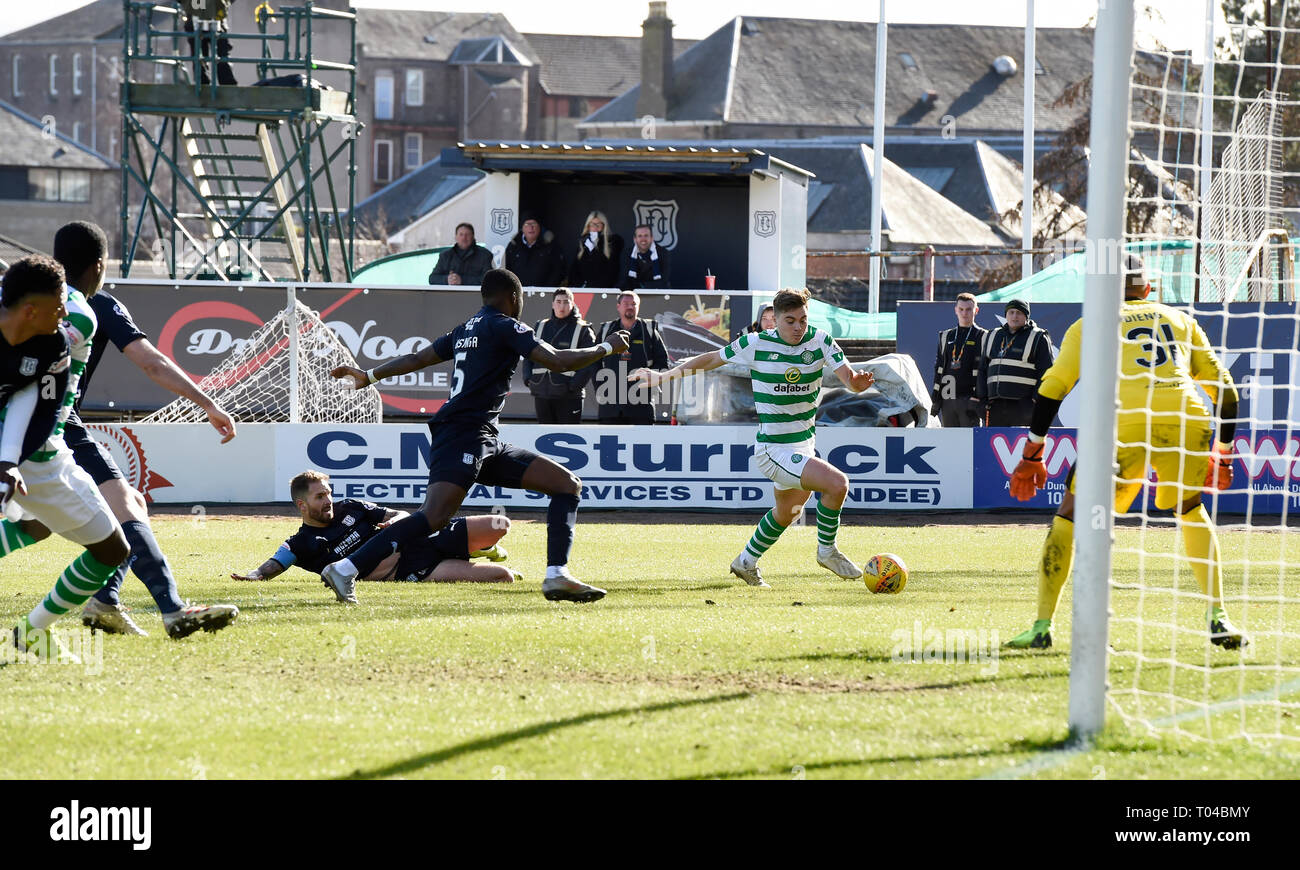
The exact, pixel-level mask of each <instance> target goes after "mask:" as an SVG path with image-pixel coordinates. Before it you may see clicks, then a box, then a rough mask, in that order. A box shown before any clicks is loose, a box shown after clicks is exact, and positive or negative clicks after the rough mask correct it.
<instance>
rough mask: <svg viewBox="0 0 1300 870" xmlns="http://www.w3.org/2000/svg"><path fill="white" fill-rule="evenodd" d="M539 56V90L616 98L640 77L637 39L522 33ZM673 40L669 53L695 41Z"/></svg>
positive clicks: (639, 52)
mask: <svg viewBox="0 0 1300 870" xmlns="http://www.w3.org/2000/svg"><path fill="white" fill-rule="evenodd" d="M524 38H525V39H527V40H528V44H529V45H530V46H532V48H533V50H534V51H536V52H537V56H538V57H540V58H541V79H542V89H543V90H545V91H546V92H547V93H548V94H555V95H563V96H574V97H617V96H618V95H619V94H621V93H623V92H624V91H626V90H627V89H628V88H629V87H631V86H632V85H634V84H636V83H637V82H639V81H640V80H641V38H640V37H637V36H578V35H569V34H558V33H525V34H524ZM695 42H696V41H695V40H694V39H676V38H674V39H673V56H674V57H680V56H681V54H682V52H684V51H686V49H688V48H690V47H691V46H692V45H694V44H695Z"/></svg>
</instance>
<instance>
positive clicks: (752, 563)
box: [731, 553, 772, 589]
mask: <svg viewBox="0 0 1300 870" xmlns="http://www.w3.org/2000/svg"><path fill="white" fill-rule="evenodd" d="M747 555H748V554H747V553H741V554H740V555H739V556H737V557H736V558H735V559H734V560H732V563H731V573H732V574H735V575H736V576H737V577H739V578H740V579H741V580H744V581H745V582H746V583H748V584H749V585H750V586H756V587H758V588H759V589H771V588H772V587H771V586H768V585H767V583H766V582H765V581H764V580H763V575H762V574H760V573H758V560H757V559H747V558H745V557H746V556H747Z"/></svg>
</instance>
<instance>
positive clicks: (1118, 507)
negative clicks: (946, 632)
mask: <svg viewBox="0 0 1300 870" xmlns="http://www.w3.org/2000/svg"><path fill="white" fill-rule="evenodd" d="M1150 292H1151V285H1150V283H1148V281H1147V278H1146V272H1145V269H1144V267H1143V263H1142V260H1141V258H1140V257H1137V256H1135V255H1132V254H1130V255H1128V257H1127V260H1126V263H1125V277H1124V305H1123V309H1122V311H1121V319H1120V353H1121V363H1120V383H1119V401H1120V409H1119V427H1118V439H1117V444H1118V449H1117V451H1116V459H1117V461H1118V464H1119V474H1118V477H1117V479H1116V482H1115V511H1116V512H1117V513H1123V512H1125V511H1127V510H1128V509H1129V506H1130V505H1132V504H1133V499H1135V498H1136V497H1137V495H1138V493H1140V492H1141V491H1142V488H1143V487H1144V486H1145V485H1146V469H1147V466H1148V464H1149V465H1150V466H1151V467H1152V468H1154V469H1155V472H1156V478H1157V480H1158V481H1159V483H1158V486H1157V489H1156V507H1157V508H1159V509H1160V510H1170V509H1173V508H1175V507H1176V509H1177V511H1178V521H1179V522H1178V525H1179V528H1180V529H1181V530H1182V535H1183V545H1184V546H1185V547H1186V549H1187V558H1188V560H1189V561H1190V562H1191V563H1192V573H1193V574H1195V575H1196V582H1197V583H1199V584H1200V587H1201V592H1202V593H1203V594H1205V595H1206V597H1207V598H1208V599H1209V605H1208V608H1207V610H1206V622H1207V624H1208V625H1209V632H1210V641H1211V642H1212V643H1214V644H1217V645H1218V646H1221V647H1223V648H1224V649H1238V648H1240V647H1242V646H1244V645H1247V644H1248V643H1249V641H1248V640H1247V639H1246V637H1245V636H1244V635H1243V634H1242V633H1241V632H1240V631H1238V630H1237V629H1236V628H1234V627H1233V626H1232V623H1230V622H1229V621H1228V615H1227V613H1226V612H1225V611H1224V609H1223V569H1222V566H1221V565H1220V564H1219V543H1218V540H1217V539H1216V537H1215V534H1214V524H1213V522H1212V521H1211V520H1210V516H1209V514H1208V513H1206V510H1205V506H1204V505H1202V504H1201V490H1202V489H1206V488H1209V487H1212V486H1213V487H1217V488H1218V489H1221V490H1223V489H1227V488H1228V487H1230V486H1231V485H1232V436H1233V433H1234V431H1235V430H1236V417H1237V389H1236V387H1235V386H1233V383H1232V376H1231V375H1230V374H1228V372H1227V370H1226V369H1224V368H1223V367H1222V366H1221V365H1220V364H1219V359H1218V357H1216V356H1215V354H1214V351H1213V350H1212V349H1211V347H1210V342H1209V340H1208V339H1207V338H1206V337H1205V333H1204V331H1202V330H1201V327H1200V325H1199V324H1198V323H1197V322H1196V320H1195V319H1193V318H1192V316H1191V315H1190V314H1187V313H1185V312H1182V311H1179V310H1177V309H1174V308H1170V307H1169V306H1167V305H1161V304H1159V303H1156V302H1147V301H1146V298H1147V296H1148V294H1150ZM1082 336H1083V320H1082V318H1081V319H1079V320H1076V321H1075V322H1074V324H1073V325H1072V326H1071V327H1070V328H1069V330H1067V331H1066V333H1065V340H1064V341H1062V342H1061V354H1060V356H1058V357H1057V358H1056V362H1055V363H1054V364H1053V365H1052V367H1051V368H1050V369H1048V370H1047V373H1046V374H1045V375H1043V382H1042V383H1041V384H1040V385H1039V387H1038V401H1037V403H1036V405H1035V407H1034V417H1033V421H1032V422H1031V424H1030V427H1029V433H1030V434H1029V439H1028V441H1026V442H1025V450H1024V454H1023V456H1024V458H1023V459H1021V460H1020V464H1019V465H1017V466H1016V470H1015V472H1014V473H1013V474H1012V476H1011V494H1012V495H1013V496H1015V497H1016V498H1017V499H1019V500H1020V501H1029V500H1030V499H1031V498H1033V497H1034V494H1035V493H1036V492H1038V490H1039V489H1041V488H1042V487H1043V485H1044V484H1046V483H1047V469H1046V468H1045V467H1044V466H1043V444H1044V438H1045V437H1046V435H1047V432H1048V430H1049V429H1050V428H1051V425H1052V420H1053V418H1055V417H1056V412H1057V411H1058V410H1059V409H1060V407H1061V402H1062V401H1063V400H1064V399H1065V397H1066V396H1067V395H1068V394H1069V392H1070V391H1071V390H1072V389H1074V385H1075V384H1076V383H1077V382H1078V380H1079V350H1080V342H1081V341H1082ZM1197 384H1200V386H1201V387H1202V388H1203V389H1204V390H1205V392H1206V393H1207V394H1208V395H1209V396H1210V399H1211V401H1213V402H1215V404H1216V405H1217V407H1218V410H1219V437H1218V441H1217V442H1214V443H1213V444H1211V442H1212V441H1213V440H1214V425H1213V420H1212V418H1211V416H1210V412H1209V410H1208V409H1206V407H1205V404H1204V403H1203V402H1202V401H1201V397H1200V395H1199V394H1198V392H1197V389H1196V386H1197ZM1066 488H1067V492H1066V493H1065V495H1064V496H1063V497H1062V499H1061V507H1060V509H1059V510H1057V512H1056V517H1055V519H1053V520H1052V529H1051V531H1049V532H1048V533H1047V541H1046V543H1045V544H1044V545H1043V556H1042V561H1041V563H1040V565H1039V569H1038V619H1037V620H1036V621H1035V622H1034V625H1033V627H1032V628H1030V629H1029V630H1028V631H1026V632H1022V633H1021V634H1018V635H1016V636H1015V637H1014V638H1012V639H1011V640H1010V641H1009V642H1008V643H1007V646H1008V647H1011V648H1013V649H1048V648H1049V647H1051V645H1052V616H1053V615H1054V614H1055V613H1056V604H1057V602H1058V601H1059V600H1060V597H1061V588H1062V587H1063V586H1064V585H1065V581H1066V579H1067V578H1068V577H1069V576H1070V566H1071V565H1072V564H1073V562H1074V469H1071V471H1070V475H1069V480H1068V482H1067V486H1066Z"/></svg>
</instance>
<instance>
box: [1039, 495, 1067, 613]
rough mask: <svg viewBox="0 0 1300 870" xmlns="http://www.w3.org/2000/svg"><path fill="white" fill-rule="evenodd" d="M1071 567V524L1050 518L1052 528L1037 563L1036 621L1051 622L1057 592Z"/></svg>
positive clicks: (1063, 520)
mask: <svg viewBox="0 0 1300 870" xmlns="http://www.w3.org/2000/svg"><path fill="white" fill-rule="evenodd" d="M1073 565H1074V521H1073V520H1067V519H1066V518H1065V517H1060V516H1057V517H1052V528H1051V531H1049V532H1048V533H1047V540H1046V541H1044V542H1043V558H1042V561H1040V562H1039V564H1038V618H1039V619H1046V620H1051V618H1052V616H1053V614H1055V613H1056V604H1057V602H1059V601H1060V600H1061V589H1062V588H1063V587H1064V586H1065V581H1066V580H1068V579H1069V578H1070V568H1071V566H1073Z"/></svg>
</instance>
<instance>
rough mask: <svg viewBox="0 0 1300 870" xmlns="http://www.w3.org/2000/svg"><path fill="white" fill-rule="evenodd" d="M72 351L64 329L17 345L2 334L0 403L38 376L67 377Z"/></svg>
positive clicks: (0, 349) (0, 346)
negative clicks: (69, 353) (70, 351)
mask: <svg viewBox="0 0 1300 870" xmlns="http://www.w3.org/2000/svg"><path fill="white" fill-rule="evenodd" d="M68 352H69V345H68V337H67V335H65V334H64V332H63V330H59V331H58V332H55V333H52V334H50V335H36V336H33V337H31V338H29V339H27V340H26V341H24V342H23V343H22V344H19V345H17V346H15V345H11V344H10V343H9V342H8V341H6V340H5V337H4V336H3V335H0V406H2V405H5V404H8V402H9V399H10V397H11V396H13V394H14V393H16V392H18V391H19V390H21V389H22V388H23V387H25V386H27V385H28V384H30V383H31V382H32V381H35V380H37V379H38V378H41V377H44V376H45V375H47V374H53V375H64V376H66V374H67V371H68V367H69V366H70V365H71V363H72V360H71V358H70V357H69V355H68ZM63 382H64V383H66V381H63ZM52 388H53V387H51V389H52ZM47 434H48V433H47Z"/></svg>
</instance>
